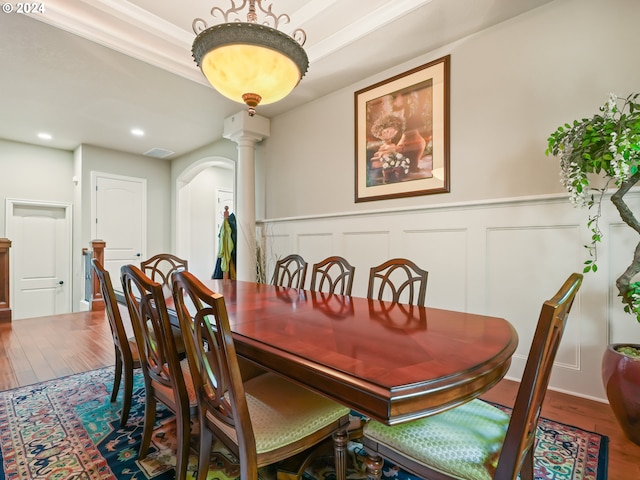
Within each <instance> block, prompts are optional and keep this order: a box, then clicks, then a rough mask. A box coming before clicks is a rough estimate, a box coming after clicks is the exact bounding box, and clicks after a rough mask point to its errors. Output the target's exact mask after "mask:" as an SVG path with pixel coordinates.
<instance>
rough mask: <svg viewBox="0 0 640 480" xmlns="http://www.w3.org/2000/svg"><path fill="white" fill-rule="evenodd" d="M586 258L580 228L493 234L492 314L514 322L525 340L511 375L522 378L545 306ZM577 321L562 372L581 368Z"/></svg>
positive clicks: (568, 333) (560, 359)
mask: <svg viewBox="0 0 640 480" xmlns="http://www.w3.org/2000/svg"><path fill="white" fill-rule="evenodd" d="M581 255H583V248H582V244H581V242H580V230H579V226H577V225H574V226H546V227H537V226H535V227H511V228H489V229H487V259H491V262H490V263H489V264H487V285H486V298H487V311H490V312H492V314H495V315H497V316H500V317H504V318H507V319H509V321H510V322H511V323H512V324H513V325H514V326H515V327H516V330H517V331H518V335H519V336H520V343H519V345H518V349H517V351H516V354H515V355H514V357H513V361H512V370H511V372H510V375H514V376H516V377H520V376H521V375H522V371H523V370H524V365H525V362H526V358H527V355H528V353H529V347H530V345H531V341H532V339H533V335H534V333H535V328H536V321H537V319H538V315H539V312H540V308H541V304H542V301H544V300H546V299H548V298H551V296H553V294H555V292H556V291H557V289H558V287H559V286H560V283H561V281H562V280H561V279H563V278H566V277H568V276H569V274H571V273H572V272H574V271H575V270H576V265H579V264H580V260H581ZM541 258H544V261H541ZM541 267H542V268H541ZM574 313H575V312H574ZM576 317H577V316H576V315H572V316H571V318H570V320H571V321H569V322H568V323H567V327H566V330H565V337H564V338H563V341H562V343H561V345H560V349H559V350H558V354H557V357H556V370H558V368H561V367H562V368H572V369H574V370H577V369H579V366H580V365H579V361H580V352H579V348H580V344H579V338H580V337H581V333H580V331H581V326H580V323H579V322H576V321H574V320H576Z"/></svg>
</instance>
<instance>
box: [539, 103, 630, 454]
mask: <svg viewBox="0 0 640 480" xmlns="http://www.w3.org/2000/svg"><path fill="white" fill-rule="evenodd" d="M639 95H640V94H638V93H635V94H631V95H629V96H628V97H626V98H624V99H621V98H618V97H617V96H616V95H614V94H611V95H610V96H609V100H608V101H607V102H606V103H605V104H604V105H603V106H602V107H600V109H599V113H597V114H595V115H594V116H593V117H591V118H583V119H582V120H575V121H574V122H573V123H572V124H569V123H567V124H565V125H563V126H560V127H558V129H557V130H556V131H555V132H553V133H552V134H551V135H550V137H549V139H548V148H547V151H546V154H547V155H549V154H552V155H554V156H557V157H559V159H560V168H561V181H562V184H563V185H564V186H565V188H566V189H567V191H568V192H569V195H570V198H571V201H572V203H573V204H574V205H575V206H579V207H586V208H587V209H588V210H589V215H588V221H587V226H588V228H589V229H590V231H591V242H590V244H588V245H586V248H587V249H588V250H589V254H590V257H589V259H588V260H586V261H585V266H584V272H585V273H586V272H595V271H597V269H598V265H597V260H598V256H597V245H598V243H599V242H600V241H601V239H602V232H601V230H600V228H599V220H600V217H601V214H602V209H601V207H602V201H603V199H604V197H605V194H606V192H607V191H608V190H609V188H611V187H613V188H614V189H615V192H614V193H613V194H612V195H611V201H612V202H613V204H614V205H615V207H616V208H617V210H618V213H619V214H620V218H621V219H622V221H623V222H624V223H626V224H627V225H628V226H629V227H630V228H632V229H633V230H635V231H636V232H637V233H638V234H640V222H639V221H638V219H637V218H636V215H635V213H634V212H633V210H632V209H631V208H630V207H629V206H628V205H627V203H625V199H624V197H625V195H626V194H627V193H629V191H630V190H631V188H632V187H633V186H635V185H636V184H637V183H638V182H640V103H638V96H639ZM638 273H640V242H639V243H638V245H637V246H636V247H635V251H634V253H633V259H632V261H631V263H630V265H629V266H628V267H627V268H626V270H625V271H624V272H623V273H622V274H621V275H620V277H618V279H617V280H616V287H617V289H618V292H619V294H620V297H621V298H622V302H623V304H624V310H625V311H626V312H628V313H630V314H632V315H634V316H635V317H636V320H637V321H638V322H640V281H638ZM602 379H603V383H604V387H605V389H606V392H607V398H608V399H609V403H610V405H611V408H612V409H613V411H614V413H615V415H616V418H617V419H618V422H619V423H620V425H621V427H622V429H623V430H624V432H625V434H626V435H627V437H628V438H629V439H630V440H631V441H633V442H634V443H636V444H638V445H640V344H632V343H622V344H612V345H609V346H608V348H607V350H606V351H605V354H604V356H603V362H602Z"/></svg>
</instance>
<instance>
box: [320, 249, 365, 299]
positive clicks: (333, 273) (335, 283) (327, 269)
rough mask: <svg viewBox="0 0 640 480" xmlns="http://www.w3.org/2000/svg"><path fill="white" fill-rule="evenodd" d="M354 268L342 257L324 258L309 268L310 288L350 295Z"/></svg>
mask: <svg viewBox="0 0 640 480" xmlns="http://www.w3.org/2000/svg"><path fill="white" fill-rule="evenodd" d="M355 270H356V267H354V266H352V265H350V264H349V262H347V261H346V260H345V259H344V258H342V257H337V256H334V257H328V258H325V259H324V260H322V261H321V262H319V263H316V264H314V265H313V268H312V269H311V290H314V291H318V292H326V293H339V294H340V295H351V289H352V287H353V275H354V273H355Z"/></svg>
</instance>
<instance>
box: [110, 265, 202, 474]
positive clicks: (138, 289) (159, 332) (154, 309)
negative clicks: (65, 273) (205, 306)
mask: <svg viewBox="0 0 640 480" xmlns="http://www.w3.org/2000/svg"><path fill="white" fill-rule="evenodd" d="M121 274H122V275H121V278H122V287H123V290H124V295H125V299H126V303H127V307H128V309H129V315H130V317H131V323H132V324H133V331H134V333H135V337H136V342H137V345H138V352H139V353H140V363H141V364H142V372H143V375H144V386H145V409H144V426H143V429H142V441H141V444H140V452H139V455H138V458H139V459H140V460H143V459H144V458H146V456H147V453H148V450H149V445H150V443H151V434H152V432H153V426H154V423H155V417H156V406H157V402H158V401H159V402H161V403H162V404H164V405H165V406H166V407H167V408H168V409H169V410H171V411H172V412H173V413H174V414H175V417H176V425H177V427H176V440H177V455H176V478H178V479H180V480H184V479H185V478H186V473H187V472H186V471H187V465H188V459H189V435H190V422H189V420H190V418H191V416H192V415H193V414H195V411H196V410H197V400H196V395H195V390H194V387H193V380H192V378H191V373H190V371H189V365H188V360H187V359H186V358H185V359H183V360H182V361H181V360H180V358H179V355H178V350H177V347H176V340H175V337H174V335H173V333H172V329H171V323H170V319H169V313H168V311H167V306H166V303H165V299H164V295H163V293H162V284H160V283H158V282H154V281H153V280H151V279H150V278H149V277H147V276H146V275H145V274H144V273H142V271H141V270H140V269H139V268H138V267H136V266H135V265H124V266H123V267H122V269H121Z"/></svg>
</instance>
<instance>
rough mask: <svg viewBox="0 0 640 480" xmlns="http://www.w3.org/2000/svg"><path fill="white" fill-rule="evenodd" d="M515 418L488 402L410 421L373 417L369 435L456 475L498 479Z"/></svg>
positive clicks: (474, 479) (366, 431)
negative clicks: (497, 471) (393, 421)
mask: <svg viewBox="0 0 640 480" xmlns="http://www.w3.org/2000/svg"><path fill="white" fill-rule="evenodd" d="M509 419H510V416H509V415H508V414H507V413H505V412H503V411H502V410H500V409H498V408H496V407H494V406H493V405H490V404H488V403H486V402H483V401H482V400H472V401H471V402H469V403H465V404H464V405H461V406H459V407H456V408H453V409H451V410H448V411H446V412H443V413H440V414H437V415H433V416H431V417H426V418H423V419H420V420H415V421H412V422H409V423H406V424H400V425H394V426H391V427H390V426H387V425H384V424H381V423H379V422H376V421H373V420H372V421H370V422H369V423H368V424H366V425H365V427H364V435H365V437H367V438H369V439H371V440H373V441H375V442H378V443H379V444H380V445H384V446H386V447H387V448H389V449H391V450H393V451H396V452H401V455H402V456H403V457H405V458H408V459H409V460H411V461H413V462H416V463H419V464H422V465H426V466H428V467H430V468H432V469H434V470H438V471H440V472H442V473H445V474H447V475H449V476H451V477H453V478H460V479H468V480H490V479H492V478H493V473H494V471H495V468H496V465H497V462H498V457H499V456H500V449H501V447H502V444H503V442H504V438H505V435H506V433H507V428H508V427H509Z"/></svg>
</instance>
